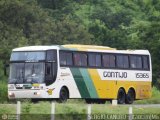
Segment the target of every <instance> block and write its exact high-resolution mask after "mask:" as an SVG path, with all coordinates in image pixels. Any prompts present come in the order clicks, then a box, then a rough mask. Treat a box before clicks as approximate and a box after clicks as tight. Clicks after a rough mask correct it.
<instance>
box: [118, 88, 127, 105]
mask: <svg viewBox="0 0 160 120" xmlns="http://www.w3.org/2000/svg"><path fill="white" fill-rule="evenodd" d="M125 98H126V93H125V91H124V90H123V89H122V88H120V89H119V91H118V96H117V101H118V104H124V103H125Z"/></svg>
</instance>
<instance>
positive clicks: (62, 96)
mask: <svg viewBox="0 0 160 120" xmlns="http://www.w3.org/2000/svg"><path fill="white" fill-rule="evenodd" d="M68 98H69V93H68V90H67V88H65V87H62V88H61V90H60V94H59V102H60V103H63V102H66V101H67V99H68Z"/></svg>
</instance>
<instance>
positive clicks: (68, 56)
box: [60, 51, 73, 66]
mask: <svg viewBox="0 0 160 120" xmlns="http://www.w3.org/2000/svg"><path fill="white" fill-rule="evenodd" d="M60 65H62V66H71V65H73V60H72V53H70V52H64V51H61V52H60Z"/></svg>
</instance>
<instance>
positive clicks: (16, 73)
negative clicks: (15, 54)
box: [9, 63, 45, 84]
mask: <svg viewBox="0 0 160 120" xmlns="http://www.w3.org/2000/svg"><path fill="white" fill-rule="evenodd" d="M44 71H45V67H44V63H11V66H10V76H9V83H10V84H23V83H44V73H45V72H44Z"/></svg>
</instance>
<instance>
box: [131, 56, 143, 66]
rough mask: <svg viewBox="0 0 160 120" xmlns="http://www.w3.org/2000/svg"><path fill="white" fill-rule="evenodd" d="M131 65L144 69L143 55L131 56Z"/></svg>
mask: <svg viewBox="0 0 160 120" xmlns="http://www.w3.org/2000/svg"><path fill="white" fill-rule="evenodd" d="M130 66H131V68H133V69H136V68H137V69H142V57H141V56H135V55H132V56H130Z"/></svg>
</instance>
